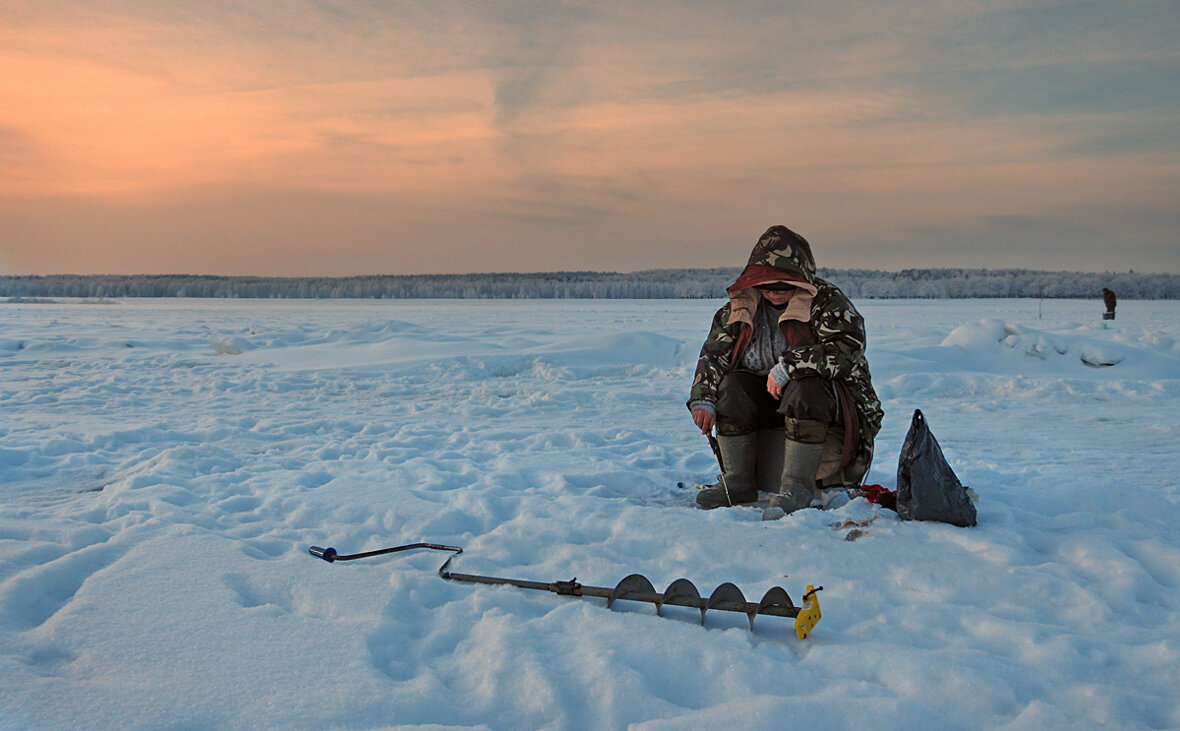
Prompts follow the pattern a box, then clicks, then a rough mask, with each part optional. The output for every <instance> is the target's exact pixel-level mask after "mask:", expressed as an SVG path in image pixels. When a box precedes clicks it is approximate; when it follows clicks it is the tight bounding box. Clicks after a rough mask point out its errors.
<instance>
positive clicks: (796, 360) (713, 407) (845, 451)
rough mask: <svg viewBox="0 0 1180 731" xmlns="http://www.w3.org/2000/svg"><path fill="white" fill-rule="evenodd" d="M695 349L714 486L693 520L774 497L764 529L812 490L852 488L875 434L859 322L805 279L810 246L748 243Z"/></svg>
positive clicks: (844, 301) (874, 404) (694, 408)
mask: <svg viewBox="0 0 1180 731" xmlns="http://www.w3.org/2000/svg"><path fill="white" fill-rule="evenodd" d="M727 292H728V294H729V302H727V303H726V304H725V306H723V307H722V308H721V309H720V310H718V311H717V314H716V315H715V316H714V317H713V323H712V327H711V328H710V330H709V335H708V337H707V338H706V339H705V343H704V345H703V346H702V347H701V355H700V358H699V359H698V360H697V368H696V374H695V377H694V378H693V384H692V391H691V393H690V396H689V399H688V404H687V405H688V408H689V410H690V411H691V412H692V418H693V422H694V423H695V424H696V425H697V427H698V428H699V429H700V430H701V433H703V434H710V433H711V432H712V430H713V428H714V427H716V430H717V442H718V446H719V449H720V452H721V461H722V463H723V464H724V468H723V469H724V479H723V482H722V484H720V485H717V486H715V487H707V488H704V489H702V490H701V491H700V492H698V493H697V504H698V505H699V506H700V507H702V508H706V509H708V508H717V507H723V506H726V505H736V504H738V503H748V502H754V501H755V500H757V499H758V491H759V489H761V490H763V491H764V492H771V493H774V495H773V496H772V497H771V500H770V507H769V508H768V512H767V517H775V516H776V515H779V514H778V513H777V511H775V510H774V509H775V508H779V509H781V510H782V511H783V513H790V512H794V511H795V510H799V509H801V508H806V507H808V506H809V505H810V504H811V502H812V500H813V499H814V498H815V497H817V490H818V489H820V488H828V487H841V486H843V487H855V486H859V485H860V484H861V481H862V480H863V478H864V475H865V473H866V472H867V471H868V468H869V464H870V463H871V462H872V458H873V438H874V437H875V436H876V434H877V431H878V430H879V429H880V428H881V418H882V416H883V412H882V411H881V402H880V400H879V399H878V398H877V394H876V392H874V391H873V386H872V382H871V378H870V375H869V367H868V362H867V361H866V360H865V330H864V319H863V318H862V317H861V316H860V313H858V312H857V311H856V308H855V307H853V306H852V303H851V302H850V301H849V300H848V298H847V297H846V296H845V295H844V293H843V292H841V291H840V289H839V288H838V287H836V286H835V285H834V284H832V283H831V282H828V281H826V280H824V279H822V278H820V277H818V276H816V273H815V259H814V258H813V256H812V254H811V246H810V244H808V243H807V240H806V239H804V238H803V237H802V236H800V235H799V234H797V233H795V232H794V231H792V230H790V229H789V228H787V227H786V226H772V227H771V228H770V229H769V230H767V232H766V233H764V234H763V235H762V237H761V238H759V239H758V243H757V244H756V245H755V246H754V250H753V252H752V253H751V254H750V258H749V261H748V262H747V264H746V267H745V269H744V270H743V271H742V273H741V274H740V275H739V276H738V278H737V281H735V282H734V283H733V285H732V286H730V287H729V288H728V290H727Z"/></svg>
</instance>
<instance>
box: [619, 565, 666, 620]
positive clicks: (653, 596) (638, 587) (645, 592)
mask: <svg viewBox="0 0 1180 731" xmlns="http://www.w3.org/2000/svg"><path fill="white" fill-rule="evenodd" d="M659 596H660V595H659V594H657V593H656V588H655V587H654V586H652V585H651V582H650V581H648V579H647V577H646V576H644V575H642V574H631V575H630V576H628V577H626V578H625V579H623V580H622V581H620V582H619V583H618V585H617V586H615V589H614V591H612V592H611V593H610V596H609V597H607V600H606V606H607V607H610V605H612V604H614V603H615V600H616V599H630V600H632V601H637V602H651V603H652V604H655V605H656V613H657V614H658V613H659V601H658V597H659Z"/></svg>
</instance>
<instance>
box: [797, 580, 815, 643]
mask: <svg viewBox="0 0 1180 731" xmlns="http://www.w3.org/2000/svg"><path fill="white" fill-rule="evenodd" d="M821 588H822V587H821ZM817 591H818V590H817V589H816V588H815V587H814V586H812V585H811V584H808V585H807V593H805V594H804V595H803V598H804V600H805V601H806V600H807V599H810V600H811V601H810V602H809V603H805V604H804V605H803V608H802V609H800V610H799V614H798V615H797V616H796V617H795V636H796V637H798V638H799V639H801V640H803V639H806V638H807V635H809V634H811V630H812V629H813V628H814V627H815V625H816V623H817V622H819V618H820V613H819V594H818V593H817Z"/></svg>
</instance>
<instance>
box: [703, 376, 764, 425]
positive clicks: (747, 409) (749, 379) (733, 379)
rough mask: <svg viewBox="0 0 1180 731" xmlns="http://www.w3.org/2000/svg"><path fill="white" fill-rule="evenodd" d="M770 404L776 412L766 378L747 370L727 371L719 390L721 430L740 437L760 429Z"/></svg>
mask: <svg viewBox="0 0 1180 731" xmlns="http://www.w3.org/2000/svg"><path fill="white" fill-rule="evenodd" d="M768 403H769V405H770V406H771V408H770V409H769V411H770V412H771V414H773V413H774V412H773V399H771V398H770V395H769V394H768V393H766V379H765V378H764V377H762V376H759V375H757V374H755V373H747V372H745V371H734V372H733V373H728V374H726V376H725V377H724V378H722V379H721V384H720V386H719V387H718V391H717V433H718V434H724V435H726V436H739V435H742V434H750V433H751V432H754V431H757V430H758V429H759V428H760V427H761V426H763V424H762V422H764V421H765V420H766V412H767V411H768V409H767V405H768Z"/></svg>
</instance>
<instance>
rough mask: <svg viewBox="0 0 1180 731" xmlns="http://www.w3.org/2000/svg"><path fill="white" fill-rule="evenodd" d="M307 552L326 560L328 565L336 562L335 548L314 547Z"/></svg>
mask: <svg viewBox="0 0 1180 731" xmlns="http://www.w3.org/2000/svg"><path fill="white" fill-rule="evenodd" d="M307 552H308V553H310V554H311V555H313V556H315V557H316V558H322V559H324V560H325V561H327V562H328V563H332V562H333V561H335V560H336V549H335V548H320V547H319V546H312V547H311V548H309V549H307Z"/></svg>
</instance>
